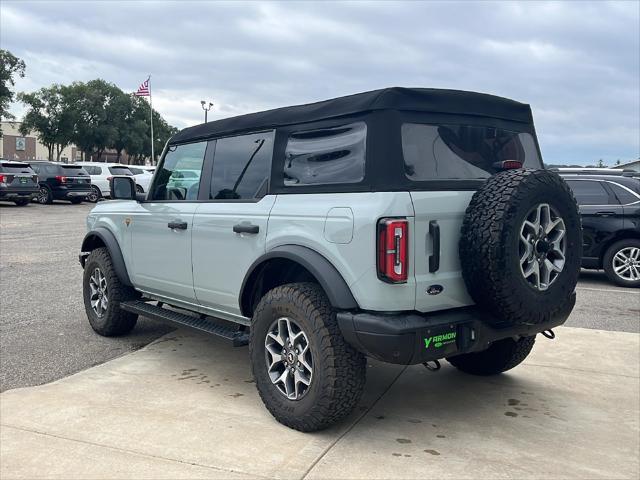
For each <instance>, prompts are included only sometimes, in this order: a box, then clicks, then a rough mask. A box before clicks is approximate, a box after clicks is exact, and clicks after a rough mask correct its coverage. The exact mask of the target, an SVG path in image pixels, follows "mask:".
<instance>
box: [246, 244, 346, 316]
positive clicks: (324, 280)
mask: <svg viewBox="0 0 640 480" xmlns="http://www.w3.org/2000/svg"><path fill="white" fill-rule="evenodd" d="M274 258H285V259H287V260H292V261H294V262H296V263H299V264H300V265H301V266H303V267H304V268H305V269H307V270H308V271H309V273H310V274H311V275H313V276H314V277H315V279H316V280H317V281H318V283H319V284H320V286H321V287H322V289H323V290H324V291H325V293H326V294H327V297H328V299H329V302H330V303H331V305H332V306H333V307H334V308H337V309H340V310H354V309H357V308H358V302H356V299H355V298H354V297H353V294H352V293H351V289H350V288H349V286H348V285H347V282H345V281H344V278H342V275H341V274H340V272H338V270H337V269H336V267H334V266H333V265H332V264H331V262H329V260H327V259H326V258H325V257H323V256H322V255H320V254H319V253H318V252H316V251H314V250H312V249H310V248H307V247H303V246H301V245H280V246H278V247H275V248H273V249H272V250H269V251H268V252H267V253H265V254H264V255H262V256H261V257H260V258H258V259H257V260H256V261H255V262H253V263H252V264H251V266H250V267H249V269H248V270H247V273H246V275H245V277H244V280H243V281H242V287H241V288H240V296H239V298H238V301H239V303H240V309H241V310H242V314H243V315H246V314H247V313H248V312H246V311H245V308H244V307H243V301H242V299H243V298H244V295H245V293H246V292H245V290H246V289H247V287H248V286H249V284H252V283H253V282H250V281H249V280H250V279H252V277H253V275H254V273H257V272H258V271H259V268H260V267H261V266H262V265H263V264H264V263H265V262H268V261H269V260H271V259H274Z"/></svg>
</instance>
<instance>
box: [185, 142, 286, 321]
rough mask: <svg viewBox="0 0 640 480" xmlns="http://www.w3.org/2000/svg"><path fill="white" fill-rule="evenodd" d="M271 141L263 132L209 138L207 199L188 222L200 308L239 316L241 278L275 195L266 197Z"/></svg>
mask: <svg viewBox="0 0 640 480" xmlns="http://www.w3.org/2000/svg"><path fill="white" fill-rule="evenodd" d="M273 139H274V132H273V131H268V132H261V133H253V134H248V135H239V136H235V137H227V138H221V139H218V140H217V141H212V142H210V146H209V148H215V154H214V158H213V168H212V174H211V183H210V189H209V195H208V200H207V201H205V202H203V203H201V204H200V205H199V206H198V209H197V211H196V214H195V216H194V220H193V283H194V289H195V293H196V297H197V299H198V302H199V303H200V304H202V305H203V306H206V307H208V308H213V309H216V310H221V311H224V312H226V313H231V314H234V315H240V306H239V304H238V296H239V292H240V288H241V286H242V281H243V280H244V276H245V274H246V272H247V270H248V269H249V266H250V265H251V264H252V263H253V262H254V261H255V260H256V259H257V258H258V257H260V256H261V255H262V254H263V253H264V252H265V249H266V246H265V243H266V236H267V223H268V220H269V212H270V211H271V208H272V207H273V205H274V202H275V198H276V197H275V196H274V195H266V189H267V183H268V179H269V172H270V169H271V156H272V152H273ZM184 177H185V178H188V176H187V175H185V176H184ZM184 180H185V179H184V178H183V179H182V181H184Z"/></svg>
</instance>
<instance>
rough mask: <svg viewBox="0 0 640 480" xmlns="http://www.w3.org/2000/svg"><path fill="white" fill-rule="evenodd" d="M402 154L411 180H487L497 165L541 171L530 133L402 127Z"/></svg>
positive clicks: (471, 127) (470, 127)
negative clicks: (515, 164)
mask: <svg viewBox="0 0 640 480" xmlns="http://www.w3.org/2000/svg"><path fill="white" fill-rule="evenodd" d="M402 153H403V156H404V169H405V174H406V176H407V177H408V178H409V179H411V180H417V181H421V180H435V179H464V180H469V179H478V178H488V177H490V176H491V175H492V174H494V173H496V172H497V170H496V169H495V167H494V166H493V164H494V163H496V162H502V161H504V160H516V161H519V162H521V163H522V164H523V166H524V167H526V168H542V163H541V162H540V158H539V157H538V150H537V149H536V145H535V141H534V139H533V137H532V136H531V135H530V134H529V133H518V132H512V131H509V130H504V129H501V128H495V127H483V126H476V125H423V124H417V123H405V124H404V125H402Z"/></svg>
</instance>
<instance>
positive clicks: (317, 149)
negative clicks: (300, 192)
mask: <svg viewBox="0 0 640 480" xmlns="http://www.w3.org/2000/svg"><path fill="white" fill-rule="evenodd" d="M366 140H367V124H366V123H364V122H355V123H350V124H346V125H342V126H336V127H330V128H323V129H316V130H300V131H298V132H293V133H292V134H291V135H290V136H289V139H288V141H287V147H286V150H285V161H284V184H285V186H288V187H297V186H304V185H327V184H336V183H357V182H360V181H362V179H363V178H364V172H365V158H366Z"/></svg>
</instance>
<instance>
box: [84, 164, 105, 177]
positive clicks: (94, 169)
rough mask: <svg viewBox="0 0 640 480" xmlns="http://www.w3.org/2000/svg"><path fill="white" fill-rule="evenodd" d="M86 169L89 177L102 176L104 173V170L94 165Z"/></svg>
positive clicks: (85, 167)
mask: <svg viewBox="0 0 640 480" xmlns="http://www.w3.org/2000/svg"><path fill="white" fill-rule="evenodd" d="M84 169H85V170H86V171H87V173H88V174H89V175H100V174H101V173H102V169H101V168H100V167H96V166H93V165H85V166H84Z"/></svg>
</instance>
